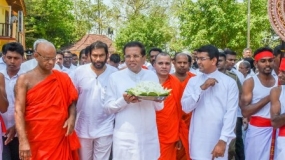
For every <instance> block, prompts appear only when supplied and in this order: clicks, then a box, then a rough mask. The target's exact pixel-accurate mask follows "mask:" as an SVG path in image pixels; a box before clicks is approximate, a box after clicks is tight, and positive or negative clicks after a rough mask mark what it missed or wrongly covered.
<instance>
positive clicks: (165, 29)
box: [115, 14, 173, 51]
mask: <svg viewBox="0 0 285 160" xmlns="http://www.w3.org/2000/svg"><path fill="white" fill-rule="evenodd" d="M172 36H173V32H172V28H171V27H170V26H169V24H168V21H167V19H166V15H165V16H164V17H163V16H161V15H160V16H155V15H152V14H150V15H149V16H146V15H137V16H136V17H135V18H134V19H132V20H131V21H129V22H128V23H127V24H126V25H125V27H123V28H121V29H120V30H119V32H118V34H117V35H116V39H115V44H116V47H117V50H118V51H122V48H123V46H124V45H125V44H126V43H127V42H130V41H140V42H142V43H143V44H144V45H145V47H146V49H147V50H148V49H150V48H151V47H160V48H166V45H167V43H168V42H169V41H170V40H171V38H172Z"/></svg>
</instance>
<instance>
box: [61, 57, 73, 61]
mask: <svg viewBox="0 0 285 160" xmlns="http://www.w3.org/2000/svg"><path fill="white" fill-rule="evenodd" d="M63 59H65V60H70V59H72V57H63Z"/></svg>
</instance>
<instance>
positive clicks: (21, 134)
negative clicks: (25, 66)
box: [14, 75, 31, 159]
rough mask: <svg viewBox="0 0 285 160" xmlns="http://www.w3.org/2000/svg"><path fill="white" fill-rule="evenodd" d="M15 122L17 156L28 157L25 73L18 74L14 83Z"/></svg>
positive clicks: (29, 152)
mask: <svg viewBox="0 0 285 160" xmlns="http://www.w3.org/2000/svg"><path fill="white" fill-rule="evenodd" d="M14 90H15V123H16V129H17V133H18V138H19V156H20V157H19V158H20V159H29V157H30V156H31V151H30V144H29V141H28V138H27V135H26V128H25V119H24V115H25V109H26V94H27V84H26V82H25V75H21V76H19V78H18V80H17V82H16V85H15V88H14Z"/></svg>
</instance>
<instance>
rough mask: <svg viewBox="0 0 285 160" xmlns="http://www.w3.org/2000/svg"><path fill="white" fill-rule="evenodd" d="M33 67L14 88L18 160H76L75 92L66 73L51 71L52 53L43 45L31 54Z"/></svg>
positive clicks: (53, 54)
mask: <svg viewBox="0 0 285 160" xmlns="http://www.w3.org/2000/svg"><path fill="white" fill-rule="evenodd" d="M34 56H35V59H36V60H37V62H38V64H37V66H36V67H35V68H34V69H32V70H31V71H29V72H27V73H25V74H22V75H20V76H19V78H18V80H17V82H16V85H15V122H16V129H17V133H18V137H19V158H20V159H22V160H30V159H31V160H39V159H49V160H59V159H61V160H67V159H68V160H75V159H78V155H77V152H78V151H77V149H78V148H79V147H80V143H79V140H78V138H77V136H76V135H75V132H73V129H74V124H75V101H76V100H77V91H76V89H75V87H74V86H73V83H72V81H71V80H70V78H69V77H68V75H67V74H66V73H63V72H60V71H57V70H53V67H54V65H55V61H56V50H55V47H54V45H53V44H52V43H50V42H48V41H44V42H41V43H39V44H38V46H37V50H35V55H34Z"/></svg>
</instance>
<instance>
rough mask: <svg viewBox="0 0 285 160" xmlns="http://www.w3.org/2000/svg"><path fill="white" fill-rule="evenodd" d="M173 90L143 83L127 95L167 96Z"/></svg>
mask: <svg viewBox="0 0 285 160" xmlns="http://www.w3.org/2000/svg"><path fill="white" fill-rule="evenodd" d="M170 91H171V89H164V88H163V87H162V86H161V85H160V84H159V83H156V82H151V81H143V82H140V83H138V84H137V85H136V87H134V88H131V89H128V90H127V93H129V94H132V95H135V96H167V95H169V93H170Z"/></svg>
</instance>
